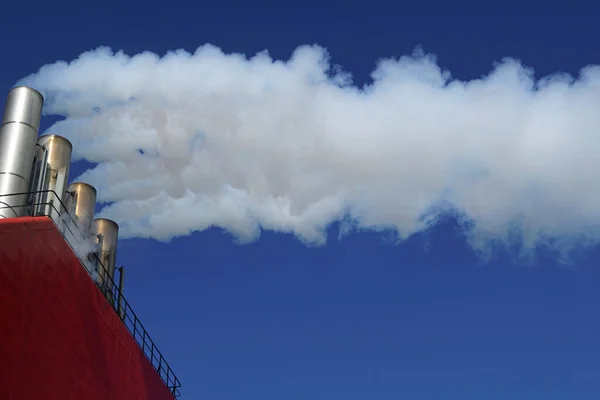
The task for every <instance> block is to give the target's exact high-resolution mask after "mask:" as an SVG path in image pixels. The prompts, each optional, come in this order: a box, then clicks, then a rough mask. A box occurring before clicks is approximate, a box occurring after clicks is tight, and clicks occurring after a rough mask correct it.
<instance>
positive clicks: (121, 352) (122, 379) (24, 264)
mask: <svg viewBox="0 0 600 400" xmlns="http://www.w3.org/2000/svg"><path fill="white" fill-rule="evenodd" d="M5 399H7V400H41V399H45V400H71V399H73V400H137V399H139V400H142V399H144V400H146V399H148V400H173V399H174V397H173V396H172V394H171V393H170V392H169V390H168V389H167V387H166V385H165V384H164V383H163V381H162V380H161V379H160V377H159V375H158V374H157V372H156V371H155V370H154V368H153V367H152V365H151V364H150V362H149V361H148V359H147V358H146V356H145V355H144V353H143V352H142V351H141V349H140V348H139V346H138V345H137V344H136V342H135V341H134V339H133V337H132V336H131V334H130V333H129V332H128V331H127V329H126V327H125V326H124V325H123V323H122V321H121V320H120V319H119V317H118V316H117V314H116V313H115V311H114V309H113V308H112V307H111V305H110V304H109V303H108V301H107V300H106V299H105V297H104V296H103V294H102V293H101V291H100V290H99V289H98V287H97V286H96V285H95V284H94V282H93V281H92V279H91V277H90V276H89V274H88V273H87V271H86V270H85V269H84V268H83V267H82V266H81V264H80V262H79V260H78V259H77V257H76V256H75V254H74V253H73V251H72V250H71V248H70V247H69V245H68V244H67V243H66V242H65V240H64V239H63V238H62V236H61V234H60V233H59V232H58V230H57V229H56V227H55V225H54V223H53V222H52V221H51V220H50V219H49V218H47V217H36V218H31V217H26V218H14V219H3V220H0V400H5Z"/></svg>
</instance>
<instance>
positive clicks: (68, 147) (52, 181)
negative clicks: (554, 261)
mask: <svg viewBox="0 0 600 400" xmlns="http://www.w3.org/2000/svg"><path fill="white" fill-rule="evenodd" d="M37 144H38V147H37V150H36V154H35V161H34V176H35V177H36V178H37V181H36V183H37V188H36V190H40V191H42V193H39V194H38V195H37V196H36V201H35V204H36V205H37V206H36V210H35V213H34V215H47V216H49V217H51V218H52V220H53V221H54V222H56V223H58V217H59V216H60V215H62V214H64V212H65V210H64V209H63V206H62V205H61V201H64V199H65V192H66V191H67V181H68V179H69V167H70V165H71V152H72V150H73V145H72V144H71V142H69V141H68V140H67V139H65V138H64V137H62V136H58V135H44V136H40V138H39V139H38V141H37Z"/></svg>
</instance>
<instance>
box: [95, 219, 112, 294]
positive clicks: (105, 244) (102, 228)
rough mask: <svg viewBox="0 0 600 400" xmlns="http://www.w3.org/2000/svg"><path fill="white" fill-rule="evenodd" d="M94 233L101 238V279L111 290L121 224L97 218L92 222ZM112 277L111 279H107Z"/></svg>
mask: <svg viewBox="0 0 600 400" xmlns="http://www.w3.org/2000/svg"><path fill="white" fill-rule="evenodd" d="M92 234H94V235H96V236H97V237H98V238H99V247H100V249H99V251H98V256H99V257H98V258H99V260H100V262H101V263H102V265H103V266H104V268H100V269H99V271H98V273H99V279H100V282H99V283H100V284H101V285H102V286H106V287H108V286H109V285H110V287H108V288H109V289H110V290H111V292H112V290H113V288H112V285H113V283H114V278H115V268H116V261H117V242H118V238H119V225H118V224H117V223H116V222H115V221H112V220H110V219H106V218H96V219H94V221H93V222H92ZM107 277H108V278H110V279H107Z"/></svg>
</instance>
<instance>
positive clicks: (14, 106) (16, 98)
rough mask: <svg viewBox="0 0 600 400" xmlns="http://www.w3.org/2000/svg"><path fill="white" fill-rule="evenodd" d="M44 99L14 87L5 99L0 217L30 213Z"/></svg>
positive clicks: (0, 142) (0, 145) (0, 148)
mask: <svg viewBox="0 0 600 400" xmlns="http://www.w3.org/2000/svg"><path fill="white" fill-rule="evenodd" d="M43 105H44V98H43V96H42V94H41V93H39V92H38V91H37V90H34V89H32V88H29V87H24V86H19V87H15V88H13V89H12V90H10V92H8V96H7V98H6V106H5V108H4V116H3V118H2V126H1V127H0V218H14V217H21V216H25V215H27V214H29V213H30V210H29V209H28V207H27V203H28V200H29V196H28V195H26V194H21V195H15V194H18V193H27V192H30V190H31V174H32V169H33V160H34V155H35V144H36V140H37V136H38V129H39V125H40V119H41V115H42V107H43Z"/></svg>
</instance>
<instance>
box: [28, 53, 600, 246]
mask: <svg viewBox="0 0 600 400" xmlns="http://www.w3.org/2000/svg"><path fill="white" fill-rule="evenodd" d="M19 84H25V85H29V86H32V87H35V88H36V89H38V90H40V91H41V92H42V93H43V94H44V95H45V97H46V105H45V113H46V114H53V115H61V116H64V117H66V119H65V120H63V121H60V122H58V123H56V124H55V125H54V126H52V127H51V128H50V129H49V131H51V132H52V133H56V134H60V135H64V136H66V137H67V138H68V139H70V140H71V141H72V142H73V145H74V155H75V156H76V157H78V158H83V159H86V160H89V161H91V162H93V163H97V164H98V165H97V166H96V167H95V168H93V169H91V170H88V171H87V172H85V173H84V174H83V175H82V176H81V177H79V180H82V181H85V182H89V183H91V184H92V185H94V186H96V187H97V188H98V197H99V200H100V201H103V202H109V203H111V204H110V205H108V206H106V207H105V208H104V209H103V211H102V215H103V216H105V217H108V218H113V219H115V220H116V221H117V222H119V223H120V225H121V237H151V238H156V239H158V240H168V239H170V238H172V237H175V236H178V235H187V234H189V233H190V232H193V231H201V230H204V229H207V228H209V227H212V226H216V227H221V228H224V229H225V230H227V231H229V232H231V233H232V234H234V235H235V236H236V237H237V238H239V239H240V240H242V241H251V240H253V239H256V238H257V237H258V235H259V234H260V230H261V229H267V230H275V231H281V232H290V233H293V234H295V235H297V236H298V237H299V238H300V239H301V240H303V241H305V242H307V243H315V244H322V243H323V242H324V241H325V240H326V234H325V231H326V229H327V227H328V225H329V224H331V223H332V222H335V221H342V222H343V231H344V232H346V231H348V230H353V229H376V230H383V229H391V230H393V231H395V232H396V233H397V234H398V238H399V239H402V238H406V237H408V236H410V235H411V234H414V233H416V232H419V231H422V230H424V229H427V228H428V227H430V226H432V225H435V223H436V222H437V221H438V219H439V218H440V217H441V216H444V215H448V214H451V215H454V216H456V218H458V220H459V221H460V222H461V224H462V225H463V226H464V227H465V232H466V234H467V237H468V238H469V240H470V242H471V243H472V244H473V245H474V246H475V247H477V248H483V247H485V246H486V245H487V244H489V243H493V242H497V241H500V242H505V243H513V241H516V242H519V243H522V246H523V248H533V247H535V246H536V245H538V244H540V243H544V244H548V243H549V244H550V245H551V246H556V247H569V246H571V245H573V244H593V243H596V242H597V241H598V239H599V238H600V235H599V233H600V229H599V223H600V185H599V184H598V179H597V178H596V172H597V171H598V170H600V135H599V129H600V112H598V105H599V104H600V67H598V66H588V67H585V68H583V69H582V70H581V71H580V74H579V76H577V77H572V76H569V75H566V74H555V75H553V76H548V77H545V78H543V79H541V80H536V79H535V77H534V74H533V71H532V70H531V69H529V68H526V67H524V66H522V65H521V64H520V63H519V62H518V61H517V60H514V59H504V60H503V61H502V62H500V63H498V64H497V65H496V66H495V67H494V69H493V70H492V71H491V72H490V73H489V74H488V75H486V76H483V77H481V78H480V79H475V80H471V81H459V80H456V79H453V78H452V77H451V75H450V73H449V72H448V71H444V70H442V69H441V68H440V67H439V66H438V65H437V62H436V59H435V57H433V56H432V55H428V54H424V53H423V52H422V51H420V50H417V51H415V53H414V54H412V55H408V56H404V57H401V58H399V59H385V60H382V61H380V62H379V63H378V65H377V67H376V69H375V70H374V72H373V73H372V82H370V83H369V84H368V85H365V86H364V87H357V86H356V85H354V84H353V83H352V78H351V75H350V74H349V73H347V72H344V71H343V70H342V69H341V68H339V67H337V66H332V65H331V63H330V61H329V56H328V54H327V52H326V51H325V50H324V49H323V48H321V47H317V46H302V47H299V48H298V49H297V50H296V51H295V52H294V54H293V56H292V57H291V58H290V59H289V60H287V61H277V60H273V59H271V58H270V57H269V55H268V54H267V53H266V52H263V53H259V54H257V55H255V56H253V57H249V58H248V57H246V56H244V55H241V54H224V53H223V52H222V51H221V50H219V49H218V48H216V47H214V46H211V45H205V46H202V47H200V48H198V50H197V51H196V52H195V53H193V54H190V53H187V52H185V51H174V52H171V53H168V54H167V55H165V56H164V57H159V56H158V55H156V54H153V53H149V52H146V53H142V54H138V55H135V56H128V55H126V54H124V53H122V52H117V53H113V52H112V51H111V50H110V49H108V48H99V49H96V50H93V51H89V52H86V53H83V54H82V55H80V56H79V57H78V58H77V59H75V60H73V61H71V62H69V63H67V62H62V61H60V62H56V63H54V64H50V65H46V66H44V67H42V68H41V69H40V70H39V71H38V72H37V73H35V74H33V75H31V76H29V77H27V78H25V79H24V80H22V81H21V82H19Z"/></svg>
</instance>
